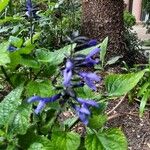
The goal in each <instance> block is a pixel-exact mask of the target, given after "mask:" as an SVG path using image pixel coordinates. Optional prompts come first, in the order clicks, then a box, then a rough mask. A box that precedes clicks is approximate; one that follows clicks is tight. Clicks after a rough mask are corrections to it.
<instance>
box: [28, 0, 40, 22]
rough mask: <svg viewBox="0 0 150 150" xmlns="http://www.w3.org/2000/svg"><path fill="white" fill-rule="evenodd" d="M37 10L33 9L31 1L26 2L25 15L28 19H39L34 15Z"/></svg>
mask: <svg viewBox="0 0 150 150" xmlns="http://www.w3.org/2000/svg"><path fill="white" fill-rule="evenodd" d="M36 12H37V9H36V8H35V7H33V5H32V1H31V0H27V1H26V15H27V17H29V18H35V19H36V18H39V16H38V15H36Z"/></svg>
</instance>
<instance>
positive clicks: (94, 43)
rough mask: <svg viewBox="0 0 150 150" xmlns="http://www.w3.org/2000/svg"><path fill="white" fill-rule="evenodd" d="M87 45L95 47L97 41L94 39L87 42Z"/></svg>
mask: <svg viewBox="0 0 150 150" xmlns="http://www.w3.org/2000/svg"><path fill="white" fill-rule="evenodd" d="M88 45H89V46H95V45H97V40H96V39H92V40H90V41H89V42H88Z"/></svg>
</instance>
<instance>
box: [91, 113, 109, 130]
mask: <svg viewBox="0 0 150 150" xmlns="http://www.w3.org/2000/svg"><path fill="white" fill-rule="evenodd" d="M106 121H107V115H104V114H100V115H93V116H92V117H91V118H90V119H89V125H88V126H89V127H90V128H93V129H100V128H101V127H103V125H104V124H105V123H106Z"/></svg>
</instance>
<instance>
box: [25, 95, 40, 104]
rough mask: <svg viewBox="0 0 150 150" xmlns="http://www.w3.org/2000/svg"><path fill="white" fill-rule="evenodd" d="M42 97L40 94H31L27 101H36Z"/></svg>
mask: <svg viewBox="0 0 150 150" xmlns="http://www.w3.org/2000/svg"><path fill="white" fill-rule="evenodd" d="M41 99H42V98H41V97H40V96H33V97H30V98H29V99H28V100H27V101H28V103H32V102H36V101H40V100H41Z"/></svg>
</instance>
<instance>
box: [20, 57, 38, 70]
mask: <svg viewBox="0 0 150 150" xmlns="http://www.w3.org/2000/svg"><path fill="white" fill-rule="evenodd" d="M20 64H21V65H23V66H27V67H29V68H34V69H38V68H40V64H39V63H38V62H37V61H36V60H35V59H34V58H32V57H30V56H26V57H21V59H20Z"/></svg>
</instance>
